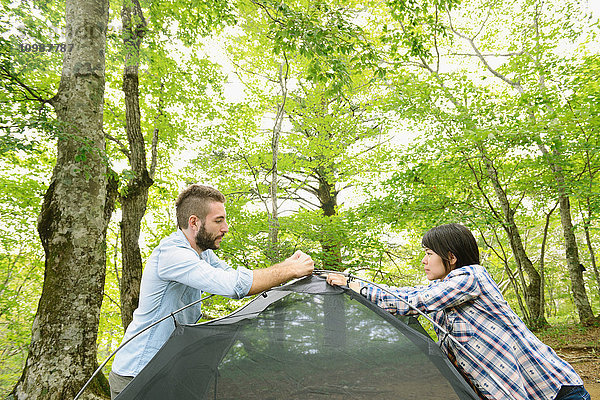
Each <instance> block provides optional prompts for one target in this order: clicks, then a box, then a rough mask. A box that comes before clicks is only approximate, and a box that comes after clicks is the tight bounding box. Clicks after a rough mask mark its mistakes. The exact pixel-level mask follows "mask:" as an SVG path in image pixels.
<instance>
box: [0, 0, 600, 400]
mask: <svg viewBox="0 0 600 400" xmlns="http://www.w3.org/2000/svg"><path fill="white" fill-rule="evenodd" d="M5 3H6V2H5ZM5 3H3V4H2V5H0V11H1V12H0V15H1V17H0V33H2V35H1V39H0V45H1V53H0V78H1V79H2V83H3V84H2V86H1V88H0V129H2V133H1V134H0V157H1V159H0V160H1V162H2V163H1V170H0V185H1V187H2V188H3V189H2V192H1V194H2V197H1V198H0V201H1V202H2V209H3V213H2V217H1V218H2V224H1V225H0V226H1V227H2V228H1V231H0V245H1V246H2V247H1V248H0V293H1V294H2V295H1V296H0V344H1V346H0V348H2V349H5V350H3V352H2V353H0V357H1V358H0V364H1V365H2V366H3V368H2V370H1V371H0V390H1V391H2V393H4V392H6V391H7V390H8V389H10V388H11V385H12V384H14V382H15V380H16V378H17V377H18V375H19V374H20V370H21V368H22V365H23V362H24V359H25V356H26V348H27V344H28V341H29V330H30V326H31V323H32V319H33V316H34V313H35V308H36V302H37V298H38V296H39V292H40V290H41V284H42V276H41V275H42V267H43V253H42V250H41V247H40V245H39V243H38V242H39V240H38V238H37V234H36V232H35V229H34V227H35V224H36V222H35V221H36V218H37V213H38V212H39V203H40V197H41V195H42V193H43V192H44V190H45V187H46V185H47V184H48V182H47V179H48V177H49V175H50V168H51V165H52V164H53V157H54V156H53V154H52V151H51V150H49V148H50V146H51V144H52V143H51V141H52V140H61V137H59V136H60V135H59V134H58V132H60V130H59V129H58V127H57V126H56V123H55V115H54V111H53V109H52V108H51V107H50V104H49V103H48V102H49V101H51V99H52V96H53V95H54V94H55V93H56V90H57V88H58V84H59V77H60V63H61V59H62V57H61V55H62V53H60V51H58V52H55V51H53V52H48V51H45V52H40V51H37V52H33V51H28V52H26V51H21V47H20V45H21V44H22V43H28V44H30V45H32V44H34V43H35V44H45V45H47V44H50V43H60V42H61V41H63V37H62V36H61V30H62V29H63V27H64V22H63V14H64V5H63V4H59V3H55V2H51V1H36V2H25V1H23V2H19V4H18V7H12V6H10V5H9V4H8V3H6V4H5ZM141 6H142V9H143V12H144V16H145V18H146V20H147V23H148V25H147V28H146V31H145V35H144V38H143V41H142V48H141V52H140V71H139V82H140V109H141V121H142V132H143V136H144V140H145V146H146V149H147V151H148V162H150V160H151V158H150V157H151V156H150V149H151V146H152V143H153V136H154V134H155V132H158V136H157V138H158V144H157V159H156V172H155V176H154V177H153V179H154V184H153V186H152V187H151V189H150V193H149V196H150V198H149V200H148V209H147V213H146V216H145V218H144V220H143V221H142V232H141V233H142V235H141V243H140V244H141V251H142V257H143V259H144V260H145V259H146V258H147V257H148V256H149V254H150V252H151V251H152V249H153V248H154V247H155V246H156V245H157V244H158V243H159V241H160V240H161V239H162V238H163V237H165V236H167V235H168V234H170V233H171V232H172V231H173V230H174V229H175V224H174V219H175V218H174V200H175V198H176V197H177V194H178V193H179V191H180V190H181V189H182V188H183V187H184V186H186V185H188V184H190V183H195V182H201V183H207V184H212V185H214V186H216V187H217V188H219V189H220V190H222V191H223V192H224V193H225V194H226V196H227V199H228V200H227V203H226V207H227V212H228V219H229V221H230V225H231V228H230V233H229V235H228V236H227V237H226V238H225V240H224V242H223V248H222V249H221V250H220V252H219V256H221V257H222V258H224V259H226V260H227V261H228V262H229V263H230V264H231V265H233V266H238V265H243V266H246V267H249V268H261V267H265V266H267V265H268V264H270V262H271V261H270V258H271V254H272V253H270V251H271V250H272V249H273V246H274V245H273V243H272V242H271V239H270V238H269V230H270V228H272V226H270V223H269V222H270V218H271V220H272V217H273V215H272V206H271V198H270V195H269V190H270V187H271V184H272V183H273V182H272V174H271V173H272V171H273V167H274V166H273V149H272V147H271V145H272V143H271V140H272V138H273V135H274V132H276V127H277V125H276V121H275V115H276V114H277V113H278V111H280V110H282V111H283V116H284V119H283V123H282V125H281V131H280V132H279V147H278V152H279V155H278V158H277V178H276V179H277V181H276V183H277V188H278V192H277V198H278V206H279V214H278V235H277V244H276V249H277V252H278V255H279V258H280V259H283V258H285V257H287V256H289V255H290V254H292V253H293V252H294V251H295V250H297V249H301V250H303V251H305V252H307V253H309V254H311V255H312V256H313V258H314V259H315V260H316V262H317V267H318V268H323V267H330V266H335V267H336V268H337V267H340V268H343V269H346V270H349V271H352V272H354V273H356V274H359V275H361V276H364V277H366V278H369V279H372V280H374V281H376V282H383V283H388V284H394V285H414V284H421V283H423V284H426V283H427V281H426V280H425V279H424V278H423V274H422V267H421V264H420V260H421V259H422V249H421V243H420V239H421V236H422V235H423V233H424V232H425V231H426V230H428V229H429V228H431V227H432V226H435V225H438V224H442V223H447V222H462V223H465V224H466V225H468V226H469V227H470V228H471V229H472V230H473V231H474V232H475V234H476V237H477V239H478V242H479V245H480V249H481V253H482V260H483V263H484V265H485V266H486V268H488V270H490V272H491V273H492V275H493V276H494V278H495V279H496V280H497V281H498V283H499V284H500V287H501V288H502V289H503V292H504V294H505V296H506V298H507V299H508V301H509V302H510V303H511V305H512V306H513V308H515V310H518V311H520V309H519V299H520V298H519V296H522V293H519V294H517V293H515V292H514V289H513V286H512V284H511V281H510V278H509V274H508V271H513V272H514V271H515V270H516V262H515V258H514V255H513V254H512V252H511V249H510V244H509V239H508V235H507V232H506V224H505V219H504V218H503V210H502V207H503V205H502V204H501V203H500V202H499V200H498V198H497V196H496V195H495V193H496V190H497V188H496V187H495V186H494V179H493V178H497V181H498V182H500V186H501V189H502V190H503V191H504V193H505V194H506V196H507V201H508V205H509V206H510V207H511V209H512V210H513V211H514V217H515V220H516V223H517V225H518V227H519V230H520V232H521V235H522V238H523V240H524V244H525V247H526V251H527V254H528V256H529V257H530V258H531V259H532V261H533V262H534V263H535V265H536V268H538V269H539V261H540V259H539V258H540V256H541V249H542V238H543V229H544V223H545V218H546V214H548V213H549V212H550V211H551V210H552V209H553V207H554V206H555V204H556V190H557V183H556V181H555V179H554V176H553V174H552V171H551V170H550V169H549V168H548V161H553V162H555V163H556V165H558V166H560V167H561V168H562V170H563V171H564V173H565V176H566V182H565V183H564V187H565V189H566V190H567V193H568V194H569V195H570V196H571V208H572V210H573V216H574V222H575V232H576V234H577V237H578V239H579V240H580V242H579V243H580V253H581V254H582V256H581V258H582V262H584V263H585V265H586V267H587V266H590V267H589V268H588V270H587V271H586V273H585V274H584V278H585V283H586V285H587V288H588V289H589V296H590V301H591V303H592V305H593V307H595V312H598V311H599V310H598V308H597V307H598V304H600V298H599V296H600V288H598V287H597V284H596V282H595V278H594V275H593V271H592V269H591V254H590V253H589V251H587V247H585V246H584V245H583V243H585V242H584V241H583V237H584V235H583V230H582V229H581V228H582V227H583V226H586V227H588V228H589V231H590V235H591V244H592V246H594V248H595V247H597V243H598V240H599V239H600V234H599V232H600V231H599V230H598V229H599V228H598V215H599V213H600V200H599V199H600V196H598V194H599V192H598V184H599V182H598V175H597V173H596V172H597V171H598V157H599V155H600V149H599V136H598V127H599V121H600V120H599V117H598V115H599V114H600V113H599V109H598V107H599V106H598V105H599V104H600V94H599V93H600V86H599V85H600V83H599V82H600V80H598V76H600V59H599V57H598V55H597V54H595V52H596V51H595V50H594V48H595V47H594V45H595V46H597V43H596V42H597V33H598V26H597V25H594V24H593V23H592V22H591V21H589V20H587V19H585V18H581V13H580V12H579V10H578V5H577V3H576V2H574V1H560V2H559V1H550V2H544V4H540V3H539V2H533V1H529V0H523V1H518V2H516V3H515V2H504V1H500V2H476V3H464V2H463V3H461V2H458V1H455V0H432V1H429V0H418V1H417V0H390V1H387V2H386V3H385V4H384V3H380V2H373V1H367V2H356V1H343V2H340V1H333V0H327V1H325V0H319V1H316V2H315V1H307V0H293V1H284V2H281V1H270V0H267V1H259V0H253V1H238V2H223V1H220V0H210V1H203V2H194V1H190V0H186V1H184V2H170V1H162V0H160V1H142V2H141ZM120 10H121V3H120V2H112V4H111V16H110V21H111V23H110V26H111V28H110V29H109V31H108V40H107V49H106V54H107V65H106V77H107V81H106V97H105V107H104V130H105V132H106V134H107V153H108V156H109V159H108V160H107V162H108V163H109V164H110V166H111V167H112V168H113V169H114V170H115V171H117V173H118V174H119V179H120V183H121V185H123V186H124V185H125V184H126V183H127V182H129V181H131V179H132V178H133V173H132V172H131V171H132V168H131V166H129V165H128V157H127V149H126V146H124V144H125V143H127V137H126V132H125V128H124V126H125V110H124V102H123V95H122V89H121V85H122V73H123V64H124V59H125V58H124V57H125V51H124V50H125V49H124V45H123V37H122V34H121V32H120V31H119V29H118V27H117V26H118V21H120ZM534 17H536V18H537V22H538V28H539V30H538V31H536V30H535V28H534V24H533V23H532V21H533V18H534ZM470 40H471V41H472V42H470ZM471 43H473V44H474V45H476V46H477V49H478V50H479V51H480V53H481V56H482V57H483V58H482V57H479V56H478V55H477V53H476V52H475V50H474V48H473V47H472V46H471ZM571 43H574V44H573V45H570V44H571ZM212 47H219V48H220V49H221V50H223V51H224V52H225V53H226V57H227V58H228V60H227V61H228V62H229V66H228V67H227V68H225V69H222V68H221V66H220V65H218V62H217V60H216V59H215V58H214V57H212V58H211V54H212V50H214V49H213V48H212ZM38 49H39V47H38ZM596 49H597V47H596ZM218 61H221V62H223V61H224V60H218ZM492 71H493V72H492ZM494 72H495V73H494ZM234 75H235V77H234ZM542 83H543V84H542ZM231 87H235V88H238V89H237V92H238V93H236V96H235V98H234V99H232V97H231V96H227V95H226V92H230V91H231ZM240 87H241V88H242V89H239V88H240ZM226 89H227V90H226ZM404 131H409V132H415V133H419V136H418V137H417V138H416V139H415V140H414V141H413V142H412V143H409V144H407V145H401V144H400V143H401V142H404V140H403V138H402V135H403V132H404ZM541 146H545V147H546V148H547V149H548V150H549V155H546V156H544V155H543V154H542V153H541V151H540V147H541ZM85 150H86V149H85V147H82V153H81V154H80V155H79V156H80V157H85V156H86V153H85ZM490 166H492V167H493V168H491V167H490ZM492 173H493V174H492ZM490 174H492V175H490ZM118 223H119V210H118V209H117V211H116V213H115V215H114V216H113V219H112V221H111V225H110V227H109V232H108V238H107V278H106V284H105V291H104V303H103V308H102V314H101V320H100V326H99V339H98V357H99V359H100V361H103V360H104V358H105V357H107V356H108V355H109V354H110V353H111V352H112V351H113V350H114V349H115V348H116V346H117V345H118V343H119V341H120V338H121V336H122V334H123V332H122V328H121V320H120V310H119V306H118V301H119V299H118V297H119V282H118V280H119V275H120V267H121V266H120V265H121V262H120V238H119V234H120V233H119V227H118ZM563 242H564V240H563V236H562V231H561V225H560V219H559V216H558V212H554V213H553V214H552V215H551V217H550V226H549V235H548V237H547V242H546V244H545V250H546V253H545V255H544V261H545V264H544V265H545V267H544V272H545V279H546V312H547V315H548V318H549V319H550V320H551V321H562V320H564V319H566V318H567V316H568V315H572V314H573V312H574V310H575V307H574V305H573V301H572V297H571V294H570V292H569V277H568V276H567V275H568V274H567V272H566V268H565V254H564V250H563V247H564V246H563ZM338 261H341V264H339V265H338V264H337V262H338ZM525 283H526V282H525ZM243 302H244V301H231V300H228V299H222V298H216V297H215V298H212V299H211V300H210V301H208V302H207V304H205V305H204V310H205V318H206V319H210V318H216V317H219V316H222V315H224V314H226V313H228V312H230V311H233V309H234V308H236V307H238V306H239V305H241V304H242V303H243ZM108 368H110V363H109V364H108ZM108 368H107V371H108Z"/></svg>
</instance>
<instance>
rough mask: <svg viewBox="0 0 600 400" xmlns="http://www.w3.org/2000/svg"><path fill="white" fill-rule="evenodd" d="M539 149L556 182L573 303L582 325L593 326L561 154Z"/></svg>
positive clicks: (542, 147)
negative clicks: (560, 162)
mask: <svg viewBox="0 0 600 400" xmlns="http://www.w3.org/2000/svg"><path fill="white" fill-rule="evenodd" d="M539 148H540V150H541V152H542V153H543V154H544V156H545V157H546V161H547V162H548V166H549V167H550V170H551V171H552V174H553V176H554V180H555V182H556V192H557V196H558V205H559V211H560V222H561V225H562V230H563V236H564V239H565V255H566V258H567V266H568V268H569V277H570V278H571V292H572V294H573V302H574V304H575V308H576V309H577V314H578V315H579V320H580V321H581V323H582V324H584V325H591V324H594V323H595V322H596V318H595V317H594V313H593V311H592V307H591V306H590V301H589V299H588V296H587V292H586V289H585V282H584V281H583V271H582V270H581V267H580V261H579V250H578V248H577V239H576V238H575V228H574V226H573V221H572V219H571V202H570V199H569V195H568V194H567V187H566V185H567V184H566V181H565V175H564V171H563V169H562V167H561V165H560V164H559V163H558V162H557V160H559V159H560V158H561V154H560V152H559V151H558V150H554V151H553V152H552V154H551V153H550V152H549V151H548V149H547V148H546V147H545V146H544V145H543V144H541V143H540V145H539Z"/></svg>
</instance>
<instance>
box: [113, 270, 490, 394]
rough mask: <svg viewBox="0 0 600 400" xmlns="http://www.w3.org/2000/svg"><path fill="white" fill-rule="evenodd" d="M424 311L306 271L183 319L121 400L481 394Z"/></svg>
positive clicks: (129, 386)
mask: <svg viewBox="0 0 600 400" xmlns="http://www.w3.org/2000/svg"><path fill="white" fill-rule="evenodd" d="M477 398H478V397H477V395H476V394H475V393H474V392H473V390H472V389H471V387H470V386H469V385H468V384H467V383H466V382H465V381H464V379H463V378H462V376H461V375H460V374H459V373H458V372H457V371H456V369H455V368H454V366H453V365H452V364H451V363H450V361H449V360H448V358H447V357H446V355H445V354H443V353H442V351H441V350H440V348H439V347H438V345H437V344H436V343H435V342H434V341H433V340H432V339H431V338H430V337H429V336H427V334H426V333H425V331H424V330H423V328H422V327H421V325H420V324H419V323H418V321H417V320H416V319H415V318H412V317H411V318H402V319H399V318H396V317H394V316H392V315H390V314H389V313H387V312H385V311H384V310H382V309H381V308H379V307H378V306H377V305H375V304H373V303H371V302H370V301H368V300H366V299H365V298H364V297H362V296H360V295H357V294H356V293H354V292H353V291H351V290H348V289H343V288H340V287H332V286H330V285H328V284H327V283H326V281H325V279H324V278H322V277H319V276H311V277H306V278H303V279H301V280H298V281H296V282H293V283H291V284H288V285H285V286H281V287H278V288H275V289H272V290H270V291H267V292H265V293H263V294H262V295H259V296H257V297H256V298H255V299H254V300H252V301H251V302H250V303H248V304H247V305H246V306H244V307H242V308H240V309H239V310H237V311H235V312H234V313H232V314H230V315H229V316H227V317H224V318H221V319H217V320H213V321H209V322H205V323H201V324H194V325H178V326H176V327H175V330H174V332H173V334H172V335H171V337H170V339H169V340H168V341H167V342H166V343H165V345H164V346H163V347H162V348H161V349H160V351H159V352H158V353H157V354H156V356H155V357H154V358H153V359H152V360H151V361H150V363H149V364H148V365H147V366H146V367H145V368H144V369H143V370H142V371H141V372H140V374H139V375H138V376H137V377H136V378H135V379H133V381H132V382H131V383H130V384H129V385H128V386H127V387H126V388H125V389H124V390H123V392H121V394H119V396H118V397H117V399H118V400H128V399H132V400H133V399H138V400H142V399H144V400H154V399H156V400H169V399H172V400H184V399H221V400H225V399H228V400H229V399H231V400H233V399H257V400H258V399H260V400H269V399H331V400H335V399H369V400H372V399H444V400H449V399H460V400H463V399H477Z"/></svg>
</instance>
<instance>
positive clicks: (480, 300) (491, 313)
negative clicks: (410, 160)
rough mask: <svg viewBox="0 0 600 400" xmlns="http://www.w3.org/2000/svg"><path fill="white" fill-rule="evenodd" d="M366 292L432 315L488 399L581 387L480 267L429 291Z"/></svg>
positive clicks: (543, 395)
mask: <svg viewBox="0 0 600 400" xmlns="http://www.w3.org/2000/svg"><path fill="white" fill-rule="evenodd" d="M365 290H366V293H365V295H366V297H367V298H368V299H369V300H371V301H373V302H376V303H377V304H378V305H379V306H380V307H382V308H384V309H386V310H388V311H389V312H391V313H394V314H401V315H404V314H414V313H416V312H415V311H414V310H413V309H412V308H411V307H410V306H409V305H408V304H410V305H411V306H412V307H414V308H416V309H418V310H420V311H422V312H425V313H428V312H434V319H435V320H436V322H437V323H439V324H441V325H443V326H444V328H446V329H447V330H448V331H449V332H450V333H451V334H452V336H453V337H454V338H455V339H456V340H457V341H458V342H460V343H461V344H462V346H464V349H466V350H467V351H468V354H467V353H466V352H465V351H463V348H461V347H459V346H456V344H455V343H454V342H452V341H449V340H442V343H441V346H442V349H443V350H444V351H445V352H446V353H447V354H448V355H449V356H451V359H452V360H453V362H454V363H455V365H456V367H457V368H458V369H459V370H460V371H461V372H462V373H463V374H464V375H465V376H466V377H467V378H468V379H469V381H470V382H471V383H472V384H473V385H474V386H475V387H476V388H477V389H478V390H479V392H480V393H481V395H482V398H484V399H490V400H491V399H493V400H505V399H507V398H512V399H516V400H529V399H536V400H538V399H539V400H552V399H554V398H555V397H556V393H557V392H558V391H559V390H560V388H561V386H563V385H582V384H583V382H582V381H581V378H580V377H579V375H578V374H577V372H575V370H574V369H573V367H572V366H571V365H569V364H568V363H567V362H565V361H564V360H562V359H561V358H560V357H558V355H557V354H556V353H555V352H554V351H553V350H552V349H551V348H550V347H548V346H546V345H545V344H544V343H542V342H541V341H540V340H539V339H538V338H537V337H535V335H534V334H533V333H531V331H529V329H527V327H526V325H525V324H524V323H523V321H521V319H520V318H519V317H518V316H517V315H516V314H515V313H514V311H513V310H512V309H511V308H510V306H509V305H508V303H507V302H506V300H505V299H504V297H503V296H502V293H501V291H500V289H499V288H498V286H497V285H496V283H495V282H494V280H493V279H492V277H491V276H490V275H489V274H488V273H487V271H486V270H485V268H483V267H482V266H479V265H472V266H466V267H461V268H458V269H456V270H454V271H451V272H450V273H449V274H448V276H446V277H445V278H444V279H442V280H439V281H434V282H432V283H431V284H430V285H429V286H421V287H414V288H412V287H399V288H393V287H392V288H386V290H382V289H380V288H377V287H375V286H371V285H364V289H363V290H361V292H365ZM388 290H389V291H390V292H391V293H388V292H387V291H388ZM396 296H398V297H400V298H401V299H402V300H399V299H398V298H397V297H396ZM406 303H408V304H406ZM441 311H443V312H441ZM442 315H443V316H444V317H443V318H441V317H440V316H442ZM438 317H440V318H438ZM436 330H437V329H436Z"/></svg>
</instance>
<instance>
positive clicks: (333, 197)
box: [317, 171, 344, 271]
mask: <svg viewBox="0 0 600 400" xmlns="http://www.w3.org/2000/svg"><path fill="white" fill-rule="evenodd" d="M318 180H319V191H318V192H317V197H318V198H319V202H320V205H321V210H323V216H324V217H325V220H326V221H327V223H329V222H331V219H332V218H331V217H333V216H335V215H336V214H337V192H336V190H335V187H334V185H333V184H331V183H329V182H328V180H327V176H326V174H325V173H324V172H323V171H319V172H318ZM321 248H322V249H323V269H326V270H332V271H341V270H343V269H344V265H343V263H342V245H341V243H340V239H339V237H338V236H337V232H335V231H334V229H332V228H331V227H328V226H325V227H324V231H323V234H322V237H321Z"/></svg>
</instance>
